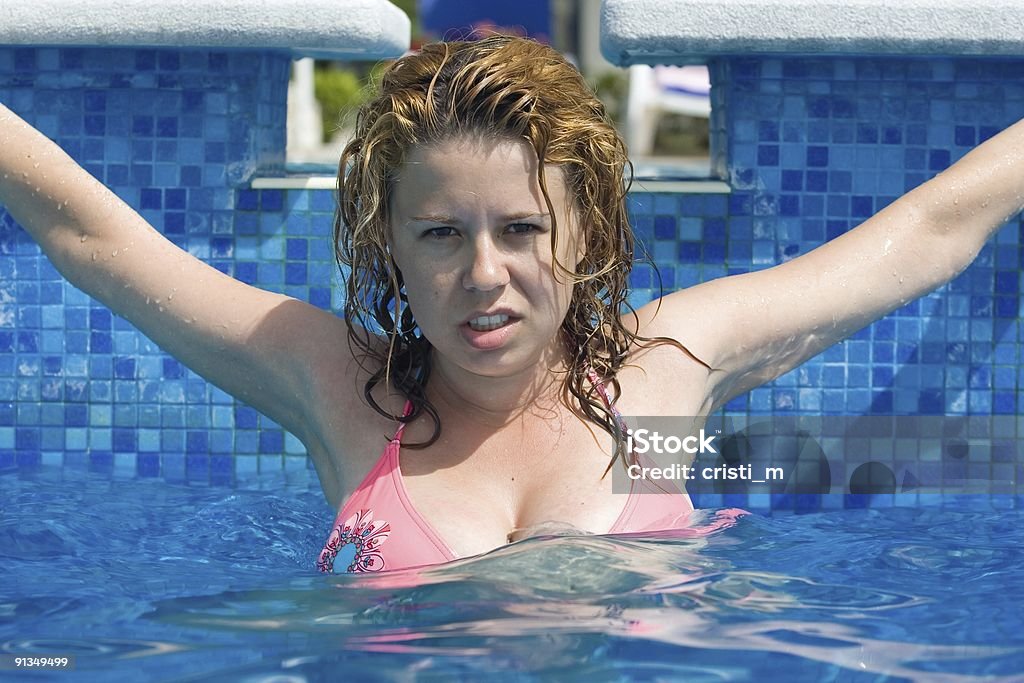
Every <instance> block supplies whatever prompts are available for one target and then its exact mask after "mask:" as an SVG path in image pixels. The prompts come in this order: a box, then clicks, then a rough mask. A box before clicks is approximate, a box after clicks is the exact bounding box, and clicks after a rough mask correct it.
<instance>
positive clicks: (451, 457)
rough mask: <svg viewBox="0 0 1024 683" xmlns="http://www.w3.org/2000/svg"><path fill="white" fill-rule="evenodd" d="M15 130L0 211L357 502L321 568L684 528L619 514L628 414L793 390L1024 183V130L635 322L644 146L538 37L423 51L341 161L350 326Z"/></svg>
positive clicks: (962, 256)
mask: <svg viewBox="0 0 1024 683" xmlns="http://www.w3.org/2000/svg"><path fill="white" fill-rule="evenodd" d="M0 119H2V121H0V130H2V132H3V139H4V141H5V144H4V145H3V146H2V147H0V167H2V169H0V170H2V172H3V179H2V181H0V201H2V202H3V205H4V206H5V207H6V208H7V209H8V211H10V212H11V213H12V214H13V216H14V217H15V218H16V219H17V220H18V221H19V222H20V223H21V225H22V226H24V227H25V229H26V230H28V232H29V233H30V234H31V235H32V236H33V237H34V238H35V239H36V240H37V241H38V242H39V244H40V245H41V246H42V248H43V250H44V251H45V252H46V254H47V255H48V256H49V257H50V259H52V261H53V263H54V265H55V266H56V267H57V268H58V269H59V270H60V272H61V273H63V274H64V275H65V276H66V277H67V278H68V279H69V280H70V281H71V282H72V283H74V284H75V285H76V286H78V287H80V288H81V289H83V290H85V291H86V292H88V293H89V294H91V295H92V296H94V297H95V298H97V299H99V300H100V301H102V302H104V303H105V304H107V305H108V306H110V308H111V309H113V310H114V311H115V312H116V313H117V314H118V315H121V316H123V317H125V318H127V319H128V320H130V321H131V322H133V323H134V324H135V325H136V326H137V327H138V328H139V329H140V330H142V331H143V332H144V333H145V334H147V335H148V336H149V337H150V338H152V339H153V340H154V341H155V342H157V343H158V344H159V345H160V346H161V347H163V348H164V349H165V350H167V351H168V352H169V353H171V354H173V355H174V356H176V357H177V358H179V359H180V360H181V361H182V362H184V363H185V364H186V365H188V366H189V367H190V368H192V369H193V370H195V371H196V372H197V373H199V374H200V375H202V376H204V377H206V378H207V379H208V380H210V381H211V382H213V383H214V384H216V385H217V386H219V387H221V388H223V389H224V390H225V391H227V392H229V393H231V394H232V395H234V396H236V397H237V398H239V399H240V400H242V401H245V402H246V403H249V404H250V405H252V406H254V407H255V408H256V409H258V410H260V411H261V412H263V413H264V414H266V415H267V416H269V417H270V418H271V419H273V420H274V421H276V422H277V423H279V424H280V425H282V426H283V427H284V428H286V429H288V430H289V431H291V432H292V433H293V434H295V435H296V436H297V437H298V438H299V439H300V440H301V441H302V442H303V443H304V444H305V446H306V447H307V449H308V451H309V454H310V456H311V457H312V458H313V461H314V463H315V465H316V468H317V472H318V474H319V477H320V481H321V483H322V485H323V489H324V494H325V495H326V497H327V499H328V501H329V502H330V504H331V505H332V507H334V508H335V509H338V510H339V513H338V517H337V520H336V522H335V525H334V528H333V530H332V533H331V535H330V538H329V540H328V543H327V546H326V547H325V548H324V551H323V552H322V553H321V555H320V558H319V561H318V566H319V567H320V568H321V569H322V570H324V571H330V570H332V569H338V570H339V571H340V570H342V569H348V570H349V571H368V570H370V571H372V570H380V569H397V568H402V567H409V566H416V565H425V564H435V563H439V562H443V561H446V560H450V559H453V558H456V557H463V556H468V555H474V554H477V553H482V552H485V551H488V550H491V549H493V548H495V547H497V546H500V545H503V544H505V543H507V542H509V541H511V540H515V539H517V538H518V537H520V535H521V532H522V531H523V530H526V529H529V528H531V527H532V528H537V527H538V526H541V525H545V524H550V523H555V524H557V525H560V526H568V527H571V528H573V529H578V530H581V531H585V532H594V533H606V532H630V531H653V530H659V529H668V528H674V527H679V526H685V524H686V520H687V516H688V514H689V512H690V511H691V510H692V507H691V505H690V502H689V498H688V497H687V496H686V494H685V493H684V492H680V491H678V490H675V489H674V487H673V486H672V484H671V483H670V482H664V481H663V482H656V483H651V482H647V481H642V480H641V481H639V482H637V483H636V486H637V489H636V491H634V494H635V493H638V492H641V491H645V490H646V491H648V492H649V495H630V496H628V497H627V496H618V495H611V492H612V488H611V487H612V477H611V476H604V475H606V474H607V473H608V470H609V467H610V466H611V465H610V459H611V460H614V459H616V458H618V459H619V460H620V462H621V463H622V464H625V462H627V461H630V462H631V461H632V454H629V453H626V452H624V448H623V440H622V428H621V425H620V422H619V418H618V414H619V413H620V412H621V413H624V414H633V415H688V416H698V417H702V416H707V415H708V414H709V413H711V412H712V411H714V410H715V409H717V408H719V407H721V406H722V405H723V404H725V403H726V402H727V401H729V400H730V399H731V398H733V397H734V396H736V395H738V394H741V393H743V392H746V391H749V390H750V389H752V388H754V387H756V386H758V385H760V384H762V383H764V382H767V381H769V380H771V379H773V378H775V377H778V376H779V375H781V374H783V373H785V372H787V371H788V370H790V369H792V368H794V367H795V366H797V365H799V364H800V363H802V362H804V361H805V360H807V359H809V358H810V357H812V356H814V355H815V354H817V353H819V352H820V351H822V350H823V349H825V348H826V347H828V346H830V345H832V344H834V343H836V342H838V341H840V340H842V339H843V338H845V337H847V336H848V335H850V334H851V333H853V332H855V331H856V330H858V329H860V328H862V327H864V326H865V325H867V324H869V323H870V322H872V321H873V320H876V319H878V318H880V317H881V316H883V315H885V314H887V313H888V312H890V311H892V310H893V309H895V308H897V307H899V306H901V305H903V304H905V303H906V302H908V301H910V300H911V299H914V298H916V297H919V296H921V295H923V294H925V293H927V292H929V291H931V290H932V289H934V288H936V287H938V286H940V285H942V284H943V283H945V282H947V281H949V280H950V279H951V278H953V277H954V276H955V275H956V274H957V273H959V272H960V271H962V270H963V269H964V268H965V267H966V266H967V265H968V264H969V263H970V262H971V261H972V260H973V258H974V257H975V255H976V254H977V253H978V251H979V249H980V248H981V246H982V245H983V243H984V242H985V240H986V239H987V238H988V237H989V236H990V235H991V234H992V233H993V232H994V231H995V230H996V228H997V227H999V226H1000V225H1002V224H1003V223H1004V222H1005V221H1006V220H1007V218H1008V217H1009V216H1011V215H1012V214H1014V213H1015V212H1017V211H1018V210H1019V209H1020V208H1021V204H1022V200H1021V197H1020V192H1021V188H1022V187H1024V183H1022V181H1021V178H1024V158H1022V155H1021V153H1020V150H1021V149H1022V148H1024V124H1017V125H1015V126H1013V127H1012V128H1010V129H1008V130H1007V131H1005V132H1003V133H1002V134H1000V135H999V136H998V137H997V138H995V139H993V140H991V141H989V142H987V143H985V144H984V145H981V146H980V147H979V148H978V149H976V150H975V151H973V152H971V153H970V154H969V155H967V156H966V157H965V158H964V159H963V160H961V161H960V162H958V163H957V164H956V165H954V166H953V167H951V168H950V169H949V170H947V171H946V172H944V173H943V174H942V175H940V176H938V177H937V178H935V179H933V180H932V181H930V182H928V183H926V184H924V185H922V186H921V187H919V188H917V189H915V190H914V191H913V192H911V193H909V194H908V195H906V196H905V197H903V198H902V199H900V200H898V201H896V202H894V203H893V204H892V205H890V206H889V207H888V208H886V209H885V210H884V211H882V212H880V213H879V214H878V215H876V216H875V217H873V218H871V219H870V220H868V221H866V222H865V223H864V224H862V225H861V226H859V227H857V228H856V229H854V230H851V231H849V232H848V233H846V234H844V235H842V236H841V237H839V238H837V239H835V240H833V241H831V242H829V243H828V244H826V245H824V246H822V247H820V248H818V249H816V250H814V251H813V252H811V253H809V254H806V255H804V256H801V257H799V258H797V259H794V260H792V261H789V262H788V263H785V264H782V265H779V266H776V267H774V268H770V269H767V270H762V271H759V272H754V273H749V274H745V275H738V276H734V277H726V278H721V279H717V280H714V281H711V282H707V283H704V284H701V285H698V286H695V287H691V288H689V289H686V290H684V291H679V292H675V293H673V294H670V295H668V296H666V297H664V298H662V299H661V300H660V301H657V302H653V303H651V304H649V305H647V306H644V307H642V308H641V309H640V310H638V311H636V312H635V313H633V312H631V311H630V312H627V313H626V314H625V315H621V316H620V314H619V313H620V307H622V306H623V305H624V303H625V301H626V282H627V276H628V273H629V270H630V267H631V264H632V259H633V238H632V234H631V232H630V229H629V226H628V224H627V221H626V211H625V191H624V184H623V172H624V167H625V166H626V164H627V158H626V150H625V149H624V147H623V144H622V142H621V140H620V138H619V136H618V135H617V134H616V132H615V131H614V130H613V128H612V126H611V125H610V124H609V123H608V121H607V119H606V117H605V114H604V110H603V107H602V106H601V104H600V103H599V102H598V100H597V99H596V98H595V97H594V96H593V94H592V93H591V92H590V91H589V90H588V89H587V86H586V84H585V82H584V80H583V79H582V78H581V76H580V75H579V74H578V73H577V72H576V70H575V69H574V68H573V67H572V66H571V65H569V64H568V63H567V62H565V61H564V59H563V58H562V57H561V56H560V55H558V54H557V53H556V52H554V51H552V50H551V49H549V48H547V47H544V46H541V45H538V44H536V43H533V42H530V41H528V40H523V39H513V38H505V37H493V38H490V39H487V40H483V41H480V42H477V43H451V44H435V45H428V46H426V47H425V48H424V49H423V50H422V52H421V53H420V54H416V55H412V56H408V57H405V58H403V59H401V60H399V61H398V62H396V63H395V64H394V65H393V66H392V67H391V68H390V69H389V70H388V72H387V73H386V74H385V76H384V80H383V83H382V86H381V92H380V94H379V95H378V96H377V97H376V98H375V99H374V100H373V101H371V102H370V103H369V104H367V105H366V106H365V107H364V109H363V110H362V111H361V112H360V115H359V118H358V122H357V130H356V134H355V138H354V140H353V141H352V142H351V143H350V144H349V145H348V147H347V148H346V150H345V152H344V155H343V157H342V163H341V168H342V169H347V170H348V172H347V174H343V181H342V182H341V184H340V188H339V190H340V207H341V208H340V216H339V219H338V221H337V227H336V242H337V247H338V253H339V260H340V261H341V262H342V263H344V264H346V265H348V266H350V267H351V276H350V278H349V280H348V292H347V294H348V300H347V304H346V310H345V313H346V319H347V322H346V320H342V319H339V318H338V317H337V316H335V315H332V314H330V313H328V312H324V311H322V310H319V309H318V308H315V307H313V306H310V305H308V304H305V303H302V302H299V301H296V300H293V299H290V298H288V297H285V296H282V295H279V294H274V293H270V292H266V291H263V290H260V289H257V288H254V287H250V286H247V285H245V284H243V283H240V282H238V281H236V280H234V279H232V278H230V277H228V276H226V275H223V274H221V273H220V272H218V271H216V270H214V269H213V268H211V267H209V266H208V265H206V264H204V263H202V262H201V261H199V260H197V259H195V258H193V257H192V256H190V255H189V254H187V253H185V252H183V251H181V250H179V249H178V248H177V247H175V246H174V245H173V244H171V243H170V242H169V241H167V240H166V239H164V237H162V236H161V235H160V234H159V233H158V232H157V231H156V230H155V229H153V228H152V227H151V226H150V225H148V224H147V223H146V222H145V221H144V220H143V219H142V218H141V217H140V216H139V215H138V214H136V213H135V212H134V211H132V210H131V209H130V208H129V207H127V206H125V205H124V204H123V203H122V202H120V201H119V200H118V199H117V198H116V197H115V196H114V195H113V194H112V193H110V192H109V191H108V190H106V189H105V188H104V187H102V186H101V185H100V184H99V183H98V182H97V181H96V180H94V179H93V178H91V177H90V176H89V175H88V174H86V173H85V172H84V171H83V170H82V169H80V168H79V167H78V166H77V165H76V164H75V163H74V162H73V161H72V160H71V159H70V158H69V157H67V155H65V154H64V153H63V152H62V151H61V150H60V149H59V148H58V147H57V146H56V145H54V144H53V143H51V142H50V141H48V140H46V139H45V138H44V137H43V136H41V135H40V134H38V133H37V132H36V131H34V130H33V129H31V128H30V127H29V126H28V125H27V124H25V123H24V122H22V121H21V120H20V119H18V118H17V117H16V116H14V115H13V114H11V113H10V112H8V111H7V110H6V109H4V110H3V111H2V112H0ZM380 331H382V333H381V334H378V333H377V332H380ZM346 340H347V343H346ZM595 426H596V427H598V429H594V427H595ZM382 434H383V435H384V436H385V438H384V439H382V438H381V436H382ZM392 435H393V436H392ZM388 438H391V441H387V439H388ZM384 443H387V445H386V446H384V449H383V450H384V452H383V453H381V449H382V446H383V444H384ZM400 446H401V448H400Z"/></svg>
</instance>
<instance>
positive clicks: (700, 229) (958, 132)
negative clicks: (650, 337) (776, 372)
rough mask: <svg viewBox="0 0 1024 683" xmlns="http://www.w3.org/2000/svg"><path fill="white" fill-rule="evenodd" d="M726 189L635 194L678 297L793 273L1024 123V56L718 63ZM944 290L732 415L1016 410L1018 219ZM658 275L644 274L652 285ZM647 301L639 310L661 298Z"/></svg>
mask: <svg viewBox="0 0 1024 683" xmlns="http://www.w3.org/2000/svg"><path fill="white" fill-rule="evenodd" d="M710 66H711V70H712V81H713V84H714V88H713V98H714V99H713V103H714V116H713V120H712V122H711V126H712V131H713V143H712V147H713V154H714V164H713V166H714V168H715V169H716V170H717V172H718V173H721V174H723V176H722V177H723V179H725V180H727V181H728V183H729V185H730V186H731V187H732V194H731V195H729V196H721V195H706V196H701V195H682V196H666V195H636V196H634V197H633V206H632V213H633V215H634V217H635V227H636V229H637V231H638V233H639V234H640V235H641V237H642V239H643V240H644V241H645V243H646V244H648V246H649V248H650V249H651V251H652V252H653V254H654V255H655V257H656V259H657V261H658V263H659V265H660V267H661V270H662V273H663V275H664V276H665V278H664V279H665V283H666V287H675V288H678V287H685V286H688V285H691V284H694V283H696V282H701V281H704V280H708V279H712V278H715V277H719V276H722V275H727V274H734V273H742V272H746V271H748V270H753V269H760V268H764V267H768V266H771V265H775V264H777V263H782V262H784V261H787V260H789V259H791V258H795V257H796V256H799V255H800V254H803V253H806V252H808V251H810V250H811V249H813V248H814V247H816V246H818V245H820V244H822V243H823V242H825V241H827V240H829V239H832V238H834V237H836V236H838V235H840V234H842V233H843V232H845V231H847V230H849V229H850V228H853V227H855V226H856V225H858V224H859V223H861V222H862V221H864V220H865V219H867V218H868V217H870V216H872V215H873V214H875V213H877V212H878V211H880V210H881V209H883V208H884V207H885V206H887V205H888V204H889V203H890V202H892V201H893V200H894V199H896V198H897V197H898V196H900V195H902V194H903V193H904V192H906V191H908V190H910V189H913V188H914V187H916V186H917V185H919V184H921V183H922V182H924V181H926V180H927V179H929V178H931V177H933V176H934V175H936V174H937V173H939V172H940V171H942V170H943V169H945V168H947V167H948V166H949V165H950V164H952V163H953V162H955V161H956V160H957V159H959V158H960V157H961V156H963V155H964V154H965V153H967V152H968V151H969V150H970V149H971V148H972V147H974V146H975V145H977V144H978V143H980V142H982V141H984V140H986V139H987V138H989V137H991V136H992V135H994V134H995V133H997V132H998V131H1000V130H1001V129H1003V128H1005V127H1006V126H1009V125H1010V124H1012V123H1014V122H1016V121H1017V120H1018V119H1020V118H1021V117H1022V116H1024V61H997V60H986V61H980V60H953V59H931V60H925V59H917V60H910V59H890V60H880V59H867V58H865V59H796V58H794V59H733V60H720V61H717V62H715V63H713V64H712V65H710ZM1011 223H1012V224H1011V225H1009V226H1007V227H1004V228H1003V229H1002V230H1001V231H1000V232H999V233H998V234H997V236H996V237H995V239H994V240H993V241H991V242H990V243H989V244H988V245H987V246H986V247H985V248H984V249H983V250H982V252H981V254H980V256H979V258H978V260H977V261H976V262H975V263H974V264H973V265H972V266H971V267H970V268H969V269H968V270H967V271H965V272H964V273H963V274H962V275H961V276H959V277H958V278H957V279H955V280H954V281H953V282H951V283H950V284H949V285H947V286H946V287H944V288H942V289H940V290H938V291H937V292H936V293H933V294H931V295H929V296H927V297H925V298H924V299H921V300H919V301H917V302H913V303H911V304H908V305H907V306H905V307H904V308H902V309H899V310H897V311H896V312H894V314H893V315H891V316H889V317H888V318H886V319H884V320H881V321H879V322H877V323H875V324H874V325H872V326H870V327H869V328H867V329H865V330H863V331H862V332H860V333H858V334H856V335H855V336H854V337H852V338H851V339H849V340H848V341H847V342H845V343H844V344H842V345H839V346H836V347H833V348H832V349H829V350H827V351H826V352H824V353H823V354H821V355H820V356H818V357H817V358H815V359H813V360H812V361H811V362H809V363H807V364H805V365H804V366H803V367H801V368H799V369H797V370H795V371H793V372H791V373H789V374H787V375H785V376H783V377H781V378H779V379H778V380H777V381H775V382H774V383H773V384H771V385H769V386H765V387H762V388H760V389H756V390H754V391H753V392H751V393H750V394H749V395H748V396H744V397H740V398H737V399H736V400H734V401H733V402H732V403H731V404H730V405H729V406H728V409H729V410H730V411H737V412H748V411H749V412H756V413H772V412H786V413H791V412H806V413H808V414H818V413H822V412H824V413H826V414H840V413H858V414H859V413H868V414H891V413H900V414H916V413H921V414H929V415H941V414H988V413H992V414H1015V413H1017V411H1018V405H1019V401H1020V393H1019V391H1018V378H1019V372H1020V371H1019V370H1018V364H1019V363H1018V358H1019V343H1018V340H1019V339H1020V338H1021V337H1020V329H1021V327H1020V322H1019V321H1018V316H1019V314H1020V291H1021V281H1020V276H1019V270H1020V263H1021V258H1020V227H1021V224H1020V219H1019V217H1018V218H1015V219H1014V220H1013V221H1012V222H1011ZM650 280H651V275H650V273H649V272H648V269H640V270H639V271H638V272H637V273H635V274H634V284H635V285H637V286H638V287H647V286H648V285H649V282H650ZM650 296H651V294H650V293H649V290H644V291H642V292H638V293H637V295H636V297H637V298H636V302H638V303H639V302H642V301H646V300H647V299H649V298H650Z"/></svg>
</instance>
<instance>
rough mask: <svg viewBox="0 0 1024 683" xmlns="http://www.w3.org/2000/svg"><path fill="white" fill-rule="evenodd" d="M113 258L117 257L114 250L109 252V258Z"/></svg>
mask: <svg viewBox="0 0 1024 683" xmlns="http://www.w3.org/2000/svg"><path fill="white" fill-rule="evenodd" d="M115 256H117V249H115V250H114V251H112V252H110V257H111V258H113V257H115Z"/></svg>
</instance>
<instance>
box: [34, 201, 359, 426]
mask: <svg viewBox="0 0 1024 683" xmlns="http://www.w3.org/2000/svg"><path fill="white" fill-rule="evenodd" d="M109 218H110V219H111V220H115V221H118V225H117V229H116V230H108V231H104V232H103V233H102V234H101V235H99V236H97V235H96V234H93V235H91V236H88V237H87V238H86V239H84V240H83V239H82V238H81V237H79V236H78V235H72V234H71V233H70V232H69V233H68V237H67V238H65V239H62V240H61V243H60V244H50V248H49V249H48V252H47V253H48V254H49V255H50V257H51V259H53V261H54V263H55V265H56V266H57V268H58V269H59V270H61V272H62V273H63V274H64V275H65V276H66V277H68V279H69V280H70V281H71V282H72V283H73V284H75V285H76V286H78V287H80V288H81V289H83V290H84V291H86V292H87V293H88V294H90V295H92V296H94V297H95V298H97V299H99V300H100V301H101V302H103V303H104V304H106V305H107V306H109V307H110V308H111V309H112V310H113V311H114V312H115V313H116V314H118V315H120V316H122V317H124V318H126V319H127V320H129V321H130V322H131V323H133V324H134V325H135V326H136V327H137V328H138V329H139V330H140V331H142V332H143V333H144V334H145V335H146V336H147V337H149V338H150V339H152V340H153V341H154V342H156V343H157V344H158V345H159V346H160V347H161V348H163V349H164V350H166V351H167V352H168V353H170V354H171V355H173V356H175V357H176V358H177V359H179V360H180V361H181V362H182V363H184V364H185V365H186V366H188V367H189V368H191V369H192V370H193V371H195V372H196V373H198V374H199V375H201V376H202V377H204V378H206V379H207V380H209V381H210V382H212V383H213V384H215V385H217V386H218V387H220V388H221V389H223V390H224V391H226V392H228V393H229V394H231V395H233V396H235V397H236V398H238V399H240V400H242V401H244V402H246V403H248V404H249V405H251V406H253V407H254V408H256V409H257V410H259V411H260V412H261V413H263V414H265V415H267V416H268V417H270V418H271V419H272V420H274V421H275V422H277V423H278V424H280V425H281V426H282V427H284V428H285V429H287V430H289V431H290V432H292V433H293V434H295V435H296V436H297V437H299V438H300V439H302V440H303V441H306V439H307V438H309V437H310V436H311V434H310V430H311V428H312V424H311V420H312V419H313V416H312V412H313V411H314V410H316V406H317V403H318V396H317V393H318V392H317V391H316V390H315V389H314V386H316V379H317V376H318V374H321V373H322V372H323V370H324V368H326V366H327V365H329V364H333V365H336V366H338V367H342V368H347V367H348V365H350V364H348V363H345V359H346V358H347V357H348V356H349V355H350V354H349V349H348V343H347V340H346V335H347V328H346V325H345V322H344V321H343V320H341V319H340V318H338V317H337V316H335V315H333V314H331V313H328V312H325V311H322V310H320V309H318V308H316V307H314V306H312V305H309V304H307V303H303V302H300V301H297V300H295V299H292V298H290V297H286V296H283V295H281V294H276V293H273V292H268V291H265V290H262V289H259V288H257V287H252V286H250V285H247V284H245V283H242V282H240V281H238V280H235V279H234V278H232V277H229V276H228V275H225V274H223V273H221V272H220V271H218V270H216V269H215V268H213V267H211V266H209V265H207V264H206V263H204V262H202V261H201V260H199V259H197V258H195V257H193V256H192V255H191V254H189V253H187V252H185V251H183V250H182V249H180V248H179V247H177V246H176V245H175V244H173V243H172V242H170V241H169V240H167V239H166V238H165V237H164V236H163V235H161V234H160V233H158V232H157V231H156V230H155V229H153V228H152V227H151V226H150V225H149V224H148V223H146V222H145V221H144V220H143V219H142V218H141V217H140V216H138V214H136V213H135V212H134V211H132V210H131V209H129V208H128V207H127V206H124V205H122V206H121V207H119V208H118V209H117V210H115V211H113V212H112V213H111V214H110V216H109ZM307 445H308V444H307Z"/></svg>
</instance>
